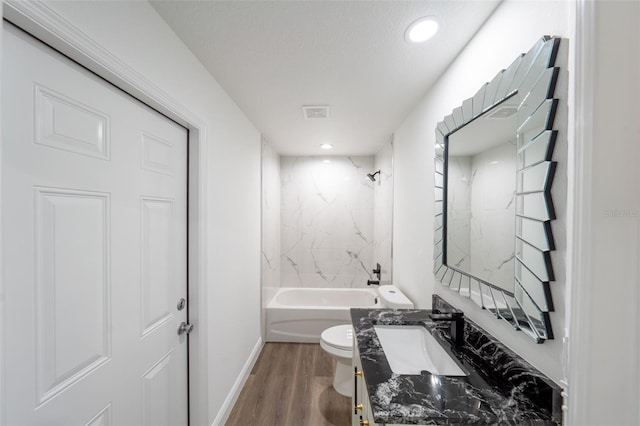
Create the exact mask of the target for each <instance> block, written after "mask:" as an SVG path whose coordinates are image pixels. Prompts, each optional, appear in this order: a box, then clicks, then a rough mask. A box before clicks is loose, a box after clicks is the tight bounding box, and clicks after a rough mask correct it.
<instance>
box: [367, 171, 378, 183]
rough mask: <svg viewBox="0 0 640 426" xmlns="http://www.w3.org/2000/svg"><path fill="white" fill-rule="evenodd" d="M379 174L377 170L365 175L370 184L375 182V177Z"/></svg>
mask: <svg viewBox="0 0 640 426" xmlns="http://www.w3.org/2000/svg"><path fill="white" fill-rule="evenodd" d="M379 173H380V170H378V171H377V172H375V173H367V177H368V178H369V180H370V181H371V182H375V181H376V175H377V174H379Z"/></svg>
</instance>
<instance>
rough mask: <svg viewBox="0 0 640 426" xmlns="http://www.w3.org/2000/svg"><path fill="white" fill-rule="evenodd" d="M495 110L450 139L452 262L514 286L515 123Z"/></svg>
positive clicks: (499, 283) (510, 288)
mask: <svg viewBox="0 0 640 426" xmlns="http://www.w3.org/2000/svg"><path fill="white" fill-rule="evenodd" d="M494 114H495V113H492V112H489V113H487V114H486V115H484V116H482V117H479V118H478V119H476V120H474V121H472V122H471V123H469V124H468V125H467V126H465V127H463V128H462V129H460V130H459V131H457V132H455V133H452V134H451V135H450V136H449V138H448V140H447V147H448V160H447V264H449V265H451V266H452V267H454V268H456V269H458V270H460V271H463V272H467V273H470V274H472V275H473V276H475V277H477V278H480V279H482V280H485V281H487V282H491V283H492V284H495V285H497V286H499V287H501V288H503V289H505V290H507V291H513V285H514V280H513V276H514V257H515V256H514V241H515V221H514V217H515V203H514V201H515V191H516V140H515V123H514V120H513V116H511V117H500V118H495V117H494Z"/></svg>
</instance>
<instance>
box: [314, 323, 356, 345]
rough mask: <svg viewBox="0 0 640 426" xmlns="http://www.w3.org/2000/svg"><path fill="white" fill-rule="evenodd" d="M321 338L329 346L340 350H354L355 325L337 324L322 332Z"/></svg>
mask: <svg viewBox="0 0 640 426" xmlns="http://www.w3.org/2000/svg"><path fill="white" fill-rule="evenodd" d="M320 339H321V340H322V341H323V342H324V343H325V344H326V345H328V346H331V347H332V348H335V349H338V350H340V351H352V350H353V327H352V326H351V325H348V324H345V325H336V326H334V327H329V328H327V329H326V330H324V331H323V332H322V334H321V335H320Z"/></svg>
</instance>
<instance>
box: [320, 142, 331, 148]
mask: <svg viewBox="0 0 640 426" xmlns="http://www.w3.org/2000/svg"><path fill="white" fill-rule="evenodd" d="M320 148H322V149H331V148H333V145H331V144H330V143H323V144H322V145H320Z"/></svg>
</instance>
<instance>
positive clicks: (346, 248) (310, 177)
mask: <svg viewBox="0 0 640 426" xmlns="http://www.w3.org/2000/svg"><path fill="white" fill-rule="evenodd" d="M325 159H327V157H289V156H281V157H280V176H281V188H280V193H281V214H280V226H281V264H280V277H281V282H282V287H332V288H335V287H364V286H366V283H367V280H368V279H371V278H372V276H371V270H372V269H373V268H374V267H375V262H374V261H373V250H374V243H373V241H374V231H373V207H374V205H373V184H374V182H371V181H370V180H369V179H368V178H367V176H366V175H367V173H372V172H373V171H375V170H374V165H375V164H374V157H373V156H353V157H338V156H334V157H329V159H330V162H329V163H327V162H324V160H325Z"/></svg>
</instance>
